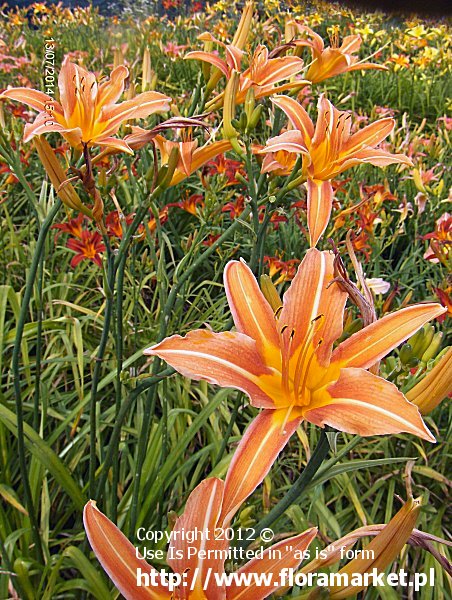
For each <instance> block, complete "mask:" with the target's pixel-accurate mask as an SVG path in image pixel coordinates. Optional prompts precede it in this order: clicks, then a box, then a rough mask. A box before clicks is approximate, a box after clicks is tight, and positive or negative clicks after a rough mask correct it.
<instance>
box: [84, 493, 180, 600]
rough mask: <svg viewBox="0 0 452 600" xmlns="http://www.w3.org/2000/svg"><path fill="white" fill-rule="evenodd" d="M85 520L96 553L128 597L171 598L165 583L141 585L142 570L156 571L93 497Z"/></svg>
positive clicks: (143, 599) (132, 599)
mask: <svg viewBox="0 0 452 600" xmlns="http://www.w3.org/2000/svg"><path fill="white" fill-rule="evenodd" d="M83 522H84V525H85V530H86V534H87V536H88V540H89V543H90V545H91V548H92V549H93V550H94V554H95V555H96V556H97V558H98V560H99V562H100V564H101V565H102V567H103V568H104V570H105V571H106V572H107V574H108V576H109V577H110V579H111V580H112V581H113V583H114V584H115V586H116V587H117V588H118V590H119V591H120V592H121V594H122V595H123V596H124V597H125V598H126V600H161V599H164V598H166V599H168V600H169V599H170V598H171V593H170V592H169V591H168V590H167V589H166V588H164V587H163V586H162V585H159V586H158V587H155V586H152V587H151V586H149V587H148V586H140V587H138V586H137V571H138V569H141V572H142V573H148V574H149V573H152V572H156V570H155V569H154V567H152V566H151V565H149V564H148V563H147V562H146V561H145V560H144V559H143V558H141V559H140V558H137V555H136V549H135V546H133V545H132V544H131V543H130V542H129V540H128V539H127V538H126V536H125V535H124V534H123V533H122V532H121V531H120V530H119V529H118V528H117V527H116V525H114V524H113V523H112V522H111V521H110V519H108V518H107V517H106V516H105V515H104V514H103V513H101V512H100V510H99V509H98V508H96V503H95V502H93V501H92V500H90V501H89V502H88V503H87V504H86V505H85V510H84V512H83Z"/></svg>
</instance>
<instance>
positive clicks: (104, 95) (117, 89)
mask: <svg viewBox="0 0 452 600" xmlns="http://www.w3.org/2000/svg"><path fill="white" fill-rule="evenodd" d="M128 76H129V69H127V67H125V66H124V65H119V66H118V67H116V69H113V71H112V72H111V75H110V79H108V80H107V81H105V82H104V83H102V84H101V85H100V86H99V91H98V98H97V102H98V107H99V108H100V107H102V106H105V105H107V104H114V103H115V102H116V101H117V100H119V98H120V97H121V94H122V92H123V91H124V81H125V80H126V79H127V77H128Z"/></svg>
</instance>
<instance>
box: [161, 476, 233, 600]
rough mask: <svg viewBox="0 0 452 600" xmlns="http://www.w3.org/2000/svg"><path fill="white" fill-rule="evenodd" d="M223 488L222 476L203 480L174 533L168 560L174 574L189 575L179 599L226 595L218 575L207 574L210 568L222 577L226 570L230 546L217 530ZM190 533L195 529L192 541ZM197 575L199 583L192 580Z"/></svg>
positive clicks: (213, 599)
mask: <svg viewBox="0 0 452 600" xmlns="http://www.w3.org/2000/svg"><path fill="white" fill-rule="evenodd" d="M223 490H224V482H223V481H222V480H221V479H217V478H216V477H210V478H208V479H205V480H204V481H202V482H201V483H200V484H199V485H198V486H197V487H196V488H195V489H194V490H193V491H192V493H191V494H190V496H189V498H188V500H187V504H186V506H185V509H184V512H183V514H182V515H181V516H180V517H179V518H178V519H177V521H176V524H175V525H174V528H173V530H172V532H171V542H170V546H169V548H168V558H167V563H168V564H169V566H170V567H171V568H172V569H173V571H174V572H175V573H186V574H187V575H186V579H185V583H184V585H183V586H180V588H179V590H178V593H179V596H178V598H180V600H185V599H186V598H189V597H190V596H191V597H192V598H193V597H198V596H197V595H196V594H199V597H200V598H204V597H206V598H209V600H222V599H223V598H225V595H226V594H225V589H224V585H223V586H218V585H216V581H215V578H214V577H210V578H209V574H208V572H209V569H210V571H211V573H212V574H213V573H217V574H219V575H220V577H221V574H222V573H224V557H225V555H226V553H227V550H228V548H229V542H228V541H227V540H226V539H225V536H221V535H220V536H218V535H217V532H216V528H217V525H218V519H219V517H220V512H221V506H222V502H223ZM188 532H195V535H194V539H193V540H191V538H189V539H190V540H191V541H190V542H189V541H188V540H187V537H188V536H187V533H188ZM207 552H208V554H207ZM205 555H206V556H207V557H205ZM194 576H195V577H196V582H194V583H193V577H194ZM207 578H209V579H208V584H207V586H206V587H205V585H204V584H205V583H206V580H207ZM204 587H205V589H204ZM191 588H193V590H191ZM202 594H204V595H205V596H204V595H202Z"/></svg>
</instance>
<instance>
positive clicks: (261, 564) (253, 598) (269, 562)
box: [226, 527, 317, 600]
mask: <svg viewBox="0 0 452 600" xmlns="http://www.w3.org/2000/svg"><path fill="white" fill-rule="evenodd" d="M316 535H317V528H316V527H313V528H311V529H307V530H306V531H305V532H303V533H300V535H297V536H294V537H291V538H288V539H286V540H282V541H281V542H278V543H277V544H274V545H273V546H271V547H270V548H268V549H267V550H265V552H263V555H262V558H253V559H252V560H250V561H249V562H248V563H246V565H244V566H243V567H242V568H241V569H239V570H238V571H237V574H238V576H239V577H240V574H241V573H256V574H259V575H264V574H266V573H268V574H269V575H272V581H273V583H272V585H270V586H263V585H260V586H258V585H256V580H255V579H254V578H253V580H252V583H251V585H245V584H241V585H238V584H237V583H236V582H235V581H236V580H233V582H232V585H231V586H229V587H228V589H227V593H226V598H227V600H263V599H264V598H267V597H268V596H269V595H270V594H271V593H272V592H274V591H275V590H277V589H279V588H280V587H281V582H280V581H279V574H280V573H281V571H282V570H283V569H296V568H297V567H298V566H299V565H300V563H301V562H302V560H303V558H302V557H303V553H304V552H305V551H306V550H307V549H308V547H309V544H310V543H311V542H312V540H313V539H314V538H315V536H316ZM295 553H296V556H295ZM275 556H277V557H279V556H281V558H275ZM300 557H301V558H300Z"/></svg>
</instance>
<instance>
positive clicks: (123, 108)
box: [100, 92, 171, 135]
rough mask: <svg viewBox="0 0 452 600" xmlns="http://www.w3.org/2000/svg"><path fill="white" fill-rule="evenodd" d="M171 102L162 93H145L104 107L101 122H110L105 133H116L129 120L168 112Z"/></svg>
mask: <svg viewBox="0 0 452 600" xmlns="http://www.w3.org/2000/svg"><path fill="white" fill-rule="evenodd" d="M170 101H171V98H169V97H168V96H165V95H164V94H160V92H143V93H142V94H138V96H136V97H135V98H133V99H132V100H126V102H121V104H114V105H109V106H104V107H103V108H102V110H101V112H100V121H108V126H107V128H106V129H105V131H104V132H103V133H104V134H105V135H110V134H113V133H116V131H117V129H118V127H119V126H120V124H121V123H122V122H123V121H126V120H127V119H144V118H145V117H148V116H149V115H152V114H154V113H156V112H167V111H169V109H170V106H169V103H170Z"/></svg>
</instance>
